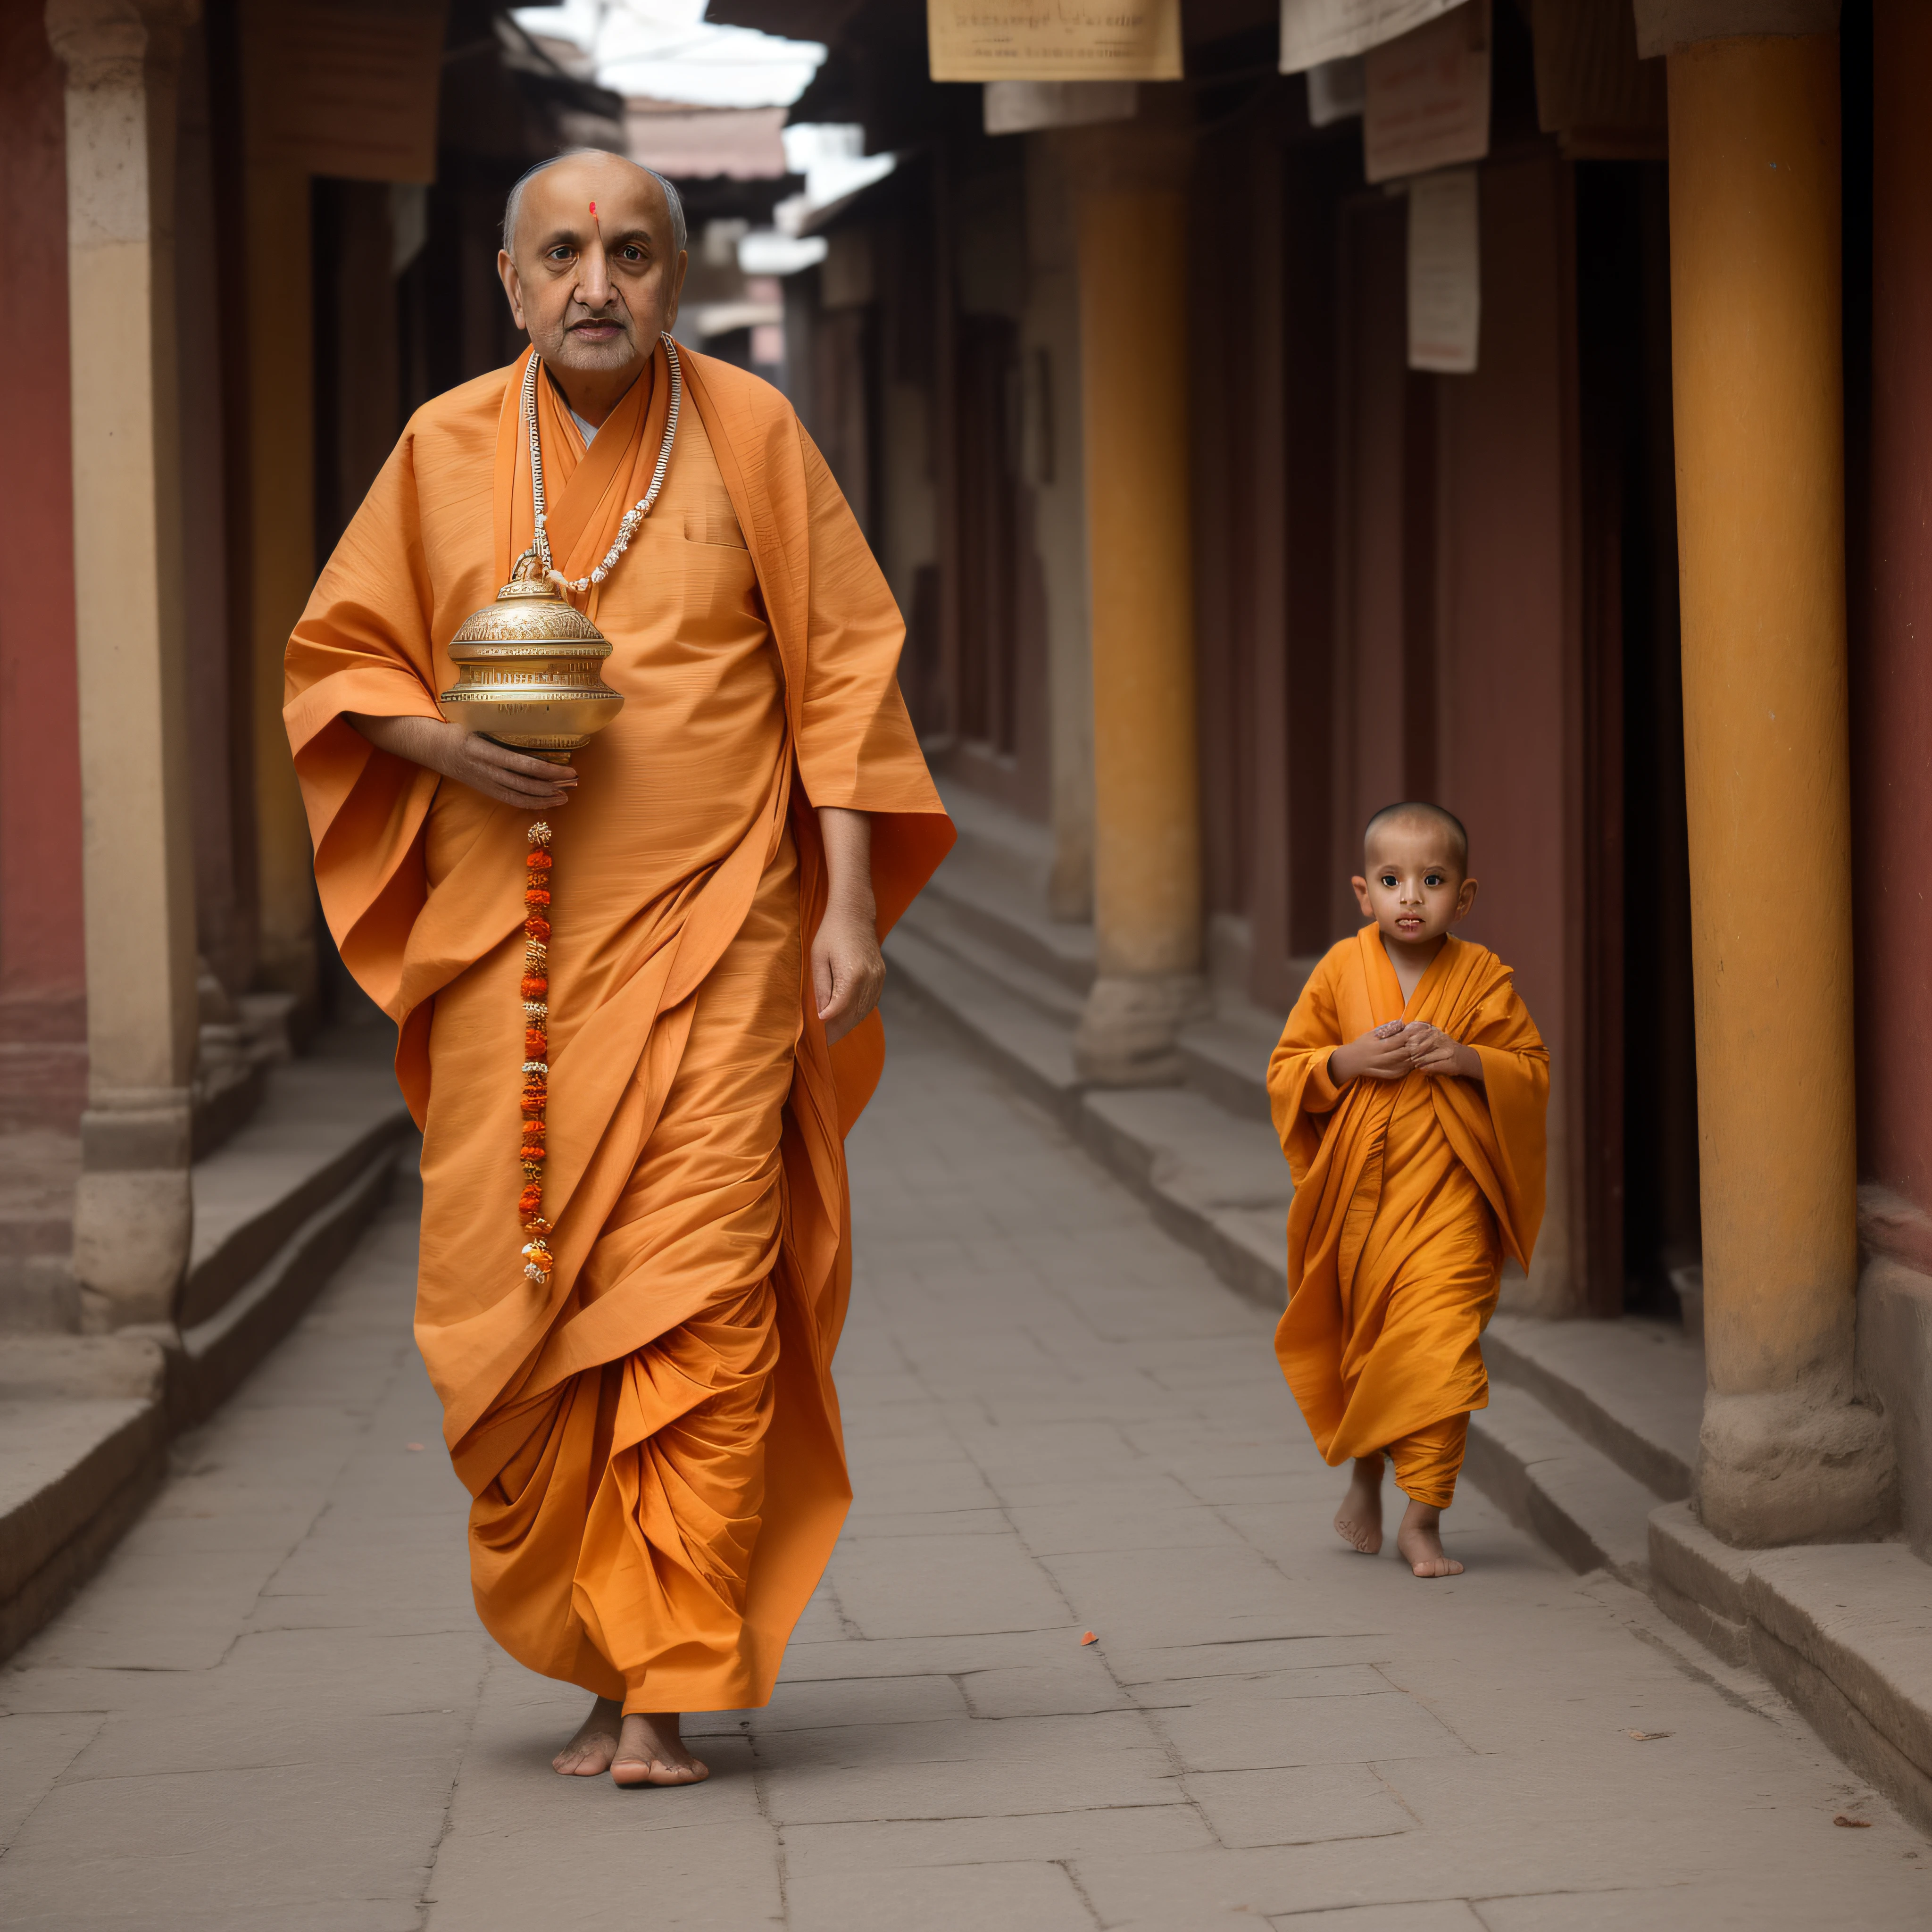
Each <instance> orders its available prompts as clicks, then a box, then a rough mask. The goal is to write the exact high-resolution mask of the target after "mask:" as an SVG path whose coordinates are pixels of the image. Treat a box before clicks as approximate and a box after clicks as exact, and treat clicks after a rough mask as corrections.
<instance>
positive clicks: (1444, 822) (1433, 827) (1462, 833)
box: [1362, 799, 1469, 876]
mask: <svg viewBox="0 0 1932 1932" xmlns="http://www.w3.org/2000/svg"><path fill="white" fill-rule="evenodd" d="M1397 826H1402V827H1403V828H1404V829H1414V830H1418V831H1430V832H1442V833H1443V834H1444V835H1445V836H1446V837H1447V838H1448V841H1449V849H1450V850H1451V852H1452V853H1454V855H1455V859H1456V864H1457V869H1458V870H1459V871H1461V872H1462V873H1463V874H1465V876H1466V875H1467V874H1468V872H1469V833H1468V832H1466V830H1465V829H1463V821H1462V820H1460V818H1458V817H1457V816H1456V814H1454V812H1453V811H1444V809H1443V808H1442V806H1441V805H1430V804H1429V803H1427V802H1426V801H1424V800H1423V799H1403V801H1402V802H1401V803H1400V804H1398V805H1384V806H1383V807H1382V810H1381V811H1379V812H1377V813H1376V815H1375V816H1374V817H1373V818H1371V819H1370V820H1369V822H1368V823H1367V825H1365V826H1364V827H1363V828H1362V850H1363V853H1364V862H1366V855H1367V851H1368V848H1369V847H1370V845H1371V844H1373V842H1374V840H1375V837H1376V833H1377V832H1385V831H1393V830H1394V829H1395V828H1396V827H1397Z"/></svg>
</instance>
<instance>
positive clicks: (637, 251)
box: [617, 242, 644, 262]
mask: <svg viewBox="0 0 1932 1932" xmlns="http://www.w3.org/2000/svg"><path fill="white" fill-rule="evenodd" d="M617 253H618V255H619V257H620V258H621V259H622V260H624V261H626V262H641V261H642V260H643V259H644V251H643V249H641V248H639V247H638V246H637V244H636V243H635V242H632V243H631V245H629V246H628V248H620V249H619V250H618V251H617Z"/></svg>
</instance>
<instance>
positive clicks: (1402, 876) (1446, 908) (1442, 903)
mask: <svg viewBox="0 0 1932 1932" xmlns="http://www.w3.org/2000/svg"><path fill="white" fill-rule="evenodd" d="M1364 859H1365V860H1366V862H1367V868H1368V869H1367V872H1366V873H1365V874H1362V875H1361V876H1359V877H1356V878H1355V879H1353V880H1351V881H1350V882H1349V883H1351V884H1352V885H1353V886H1354V887H1355V897H1356V898H1357V899H1358V900H1359V901H1361V907H1362V913H1363V916H1364V918H1367V919H1373V920H1374V921H1375V922H1376V924H1377V925H1378V926H1380V927H1381V928H1382V937H1383V938H1385V939H1388V940H1393V941H1395V942H1396V943H1397V944H1398V945H1401V946H1427V945H1430V944H1433V943H1434V942H1436V941H1439V940H1441V939H1442V938H1444V937H1445V935H1447V934H1448V931H1449V929H1450V928H1451V926H1457V925H1460V923H1461V922H1462V920H1463V918H1464V917H1465V916H1466V914H1467V913H1468V912H1469V908H1470V907H1472V905H1474V904H1475V902H1476V882H1475V880H1474V879H1470V878H1466V877H1463V866H1462V863H1461V862H1460V860H1459V859H1457V856H1456V850H1455V847H1454V845H1452V844H1451V842H1450V840H1449V836H1448V833H1447V832H1445V831H1444V830H1443V829H1442V827H1441V826H1437V825H1434V824H1432V823H1430V822H1429V821H1428V820H1415V821H1414V822H1412V823H1405V822H1404V821H1403V820H1400V819H1398V820H1396V822H1395V823H1394V824H1391V825H1385V826H1382V827H1381V828H1380V829H1379V830H1378V831H1377V832H1376V835H1375V836H1374V838H1372V839H1371V840H1370V841H1369V847H1368V850H1367V853H1365V854H1364Z"/></svg>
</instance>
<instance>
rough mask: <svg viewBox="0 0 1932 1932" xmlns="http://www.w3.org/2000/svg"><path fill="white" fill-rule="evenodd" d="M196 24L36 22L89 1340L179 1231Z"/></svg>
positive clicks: (147, 15) (169, 1299) (187, 895)
mask: <svg viewBox="0 0 1932 1932" xmlns="http://www.w3.org/2000/svg"><path fill="white" fill-rule="evenodd" d="M193 11H194V7H193V0H49V5H48V6H47V8H46V27H47V38H48V40H49V43H50V44H51V45H52V48H53V49H54V52H55V54H56V55H58V57H59V58H60V60H61V62H62V64H63V65H64V66H65V68H66V70H67V153H66V169H67V195H68V312H69V317H70V326H71V331H72V338H73V341H72V351H73V355H72V366H73V376H72V383H73V403H72V423H73V446H74V545H75V565H76V568H75V571H74V619H75V622H74V643H75V655H76V659H77V665H78V669H79V673H80V754H81V797H82V805H83V820H84V823H83V829H82V859H83V868H84V877H83V893H84V899H85V904H86V926H87V1045H88V1057H89V1072H88V1103H87V1110H86V1113H85V1114H84V1115H83V1117H82V1121H81V1158H82V1171H81V1176H80V1184H79V1187H78V1189H77V1193H76V1196H75V1200H74V1272H75V1274H76V1275H77V1277H78V1278H79V1281H80V1292H81V1307H82V1314H83V1320H84V1321H85V1322H86V1325H87V1326H88V1327H89V1328H94V1329H102V1328H118V1327H121V1326H122V1325H125V1324H127V1323H130V1322H159V1321H164V1320H166V1319H167V1317H168V1316H169V1314H170V1313H171V1312H172V1307H173V1301H174V1295H175V1289H176V1288H177V1286H178V1284H179V1283H180V1280H181V1275H182V1272H183V1271H184V1268H185V1267H186V1265H187V1256H188V1245H189V1241H190V1235H191V1232H192V1220H193V1209H192V1205H191V1202H190V1194H189V1188H188V1159H189V1150H190V1124H191V1103H190V1085H191V1082H192V1080H193V1073H194V1051H195V1040H196V987H195V950H194V852H193V841H192V835H191V831H190V817H189V814H190V797H189V786H188V767H187V759H188V715H187V642H186V636H185V625H184V611H183V604H182V582H181V451H180V422H179V400H178V399H179V395H180V390H179V377H178V369H177V366H176V350H175V287H174V236H173V219H174V153H175V112H174V98H175V74H176V69H177V67H178V62H179V58H180V52H181V34H182V32H183V30H184V28H185V27H186V26H187V23H188V21H189V20H190V19H191V18H192V17H193ZM28 380H31V376H30V377H29V378H28ZM27 567H28V568H31V559H28V560H27Z"/></svg>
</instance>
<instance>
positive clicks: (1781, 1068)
mask: <svg viewBox="0 0 1932 1932" xmlns="http://www.w3.org/2000/svg"><path fill="white" fill-rule="evenodd" d="M1664 10H1665V11H1669V10H1670V9H1669V8H1668V7H1666V8H1665V9H1664ZM1829 11H1830V13H1832V15H1833V17H1835V8H1833V9H1830V10H1829ZM1676 13H1677V15H1678V17H1679V18H1683V17H1686V16H1694V17H1695V19H1696V23H1697V29H1698V31H1699V33H1700V36H1701V35H1705V34H1709V33H1710V32H1712V31H1714V30H1715V31H1720V32H1721V33H1722V34H1724V37H1715V38H1713V37H1699V38H1697V39H1694V40H1686V41H1679V42H1676V43H1672V44H1670V46H1669V47H1668V51H1669V53H1670V245H1671V301H1672V338H1673V339H1672V353H1673V377H1674V390H1675V401H1676V437H1677V470H1678V532H1679V563H1680V568H1681V572H1682V596H1683V650H1684V727H1685V774H1686V783H1687V789H1688V805H1689V816H1690V834H1691V913H1692V933H1693V944H1694V960H1695V979H1696V995H1697V1086H1698V1106H1699V1115H1700V1121H1699V1126H1700V1140H1701V1145H1702V1151H1703V1232H1704V1280H1705V1311H1704V1329H1705V1341H1706V1352H1707V1355H1708V1359H1709V1394H1708V1395H1707V1397H1706V1405H1705V1414H1704V1426H1703V1442H1702V1454H1701V1457H1700V1466H1699V1474H1698V1502H1699V1508H1700V1514H1702V1516H1703V1520H1704V1521H1705V1523H1706V1524H1707V1525H1708V1526H1709V1528H1710V1529H1712V1530H1713V1531H1714V1532H1715V1533H1716V1534H1718V1535H1720V1536H1721V1537H1723V1538H1725V1539H1726V1540H1727V1541H1730V1542H1733V1543H1735V1544H1744V1545H1750V1546H1762V1545H1765V1544H1778V1543H1786V1542H1794V1541H1805V1540H1815V1539H1818V1538H1841V1537H1849V1536H1857V1535H1867V1534H1870V1533H1872V1532H1873V1531H1874V1530H1875V1529H1876V1528H1878V1527H1879V1526H1880V1525H1881V1523H1882V1520H1883V1517H1884V1514H1885V1509H1886V1508H1887V1505H1888V1493H1889V1487H1890V1480H1891V1455H1890V1450H1889V1446H1888V1437H1887V1435H1886V1432H1885V1427H1884V1424H1883V1422H1882V1418H1880V1417H1879V1415H1876V1413H1875V1412H1873V1410H1871V1409H1868V1408H1865V1407H1863V1406H1859V1405H1858V1404H1856V1403H1855V1402H1854V1400H1853V1388H1852V1328H1853V1320H1854V1315H1855V1301H1854V1298H1853V1295H1854V1285H1855V1279H1856V1275H1857V1268H1858V1239H1857V1223H1856V1187H1857V1163H1856V1152H1857V1150H1856V1141H1855V1124H1854V1115H1853V1091H1852V1079H1853V1076H1852V921H1851V889H1852V886H1851V813H1850V785H1849V771H1848V763H1847V760H1848V751H1847V736H1846V733H1847V723H1846V655H1845V652H1846V640H1845V556H1844V454H1843V420H1842V410H1843V405H1842V401H1841V336H1840V297H1839V280H1840V277H1839V239H1840V238H1839V223H1840V211H1839V127H1838V41H1837V38H1836V36H1835V34H1834V33H1832V32H1830V31H1826V32H1811V33H1793V32H1791V31H1781V29H1788V28H1790V26H1792V25H1793V21H1794V7H1793V4H1792V0H1771V3H1770V4H1767V0H1757V4H1756V5H1750V4H1739V5H1732V6H1726V5H1712V4H1711V0H1701V4H1700V5H1697V6H1692V7H1686V6H1684V5H1681V4H1679V5H1678V6H1677V7H1676ZM1799 13H1801V15H1802V10H1799ZM1641 18H1642V16H1641V12H1640V23H1641ZM1799 24H1804V25H1817V24H1819V22H1818V21H1817V20H1812V19H1810V18H1808V17H1805V18H1801V19H1800V20H1799ZM1823 24H1824V25H1826V26H1828V27H1829V26H1830V25H1831V24H1832V21H1831V20H1825V21H1824V22H1823ZM1753 28H1757V29H1758V31H1752V30H1753Z"/></svg>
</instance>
